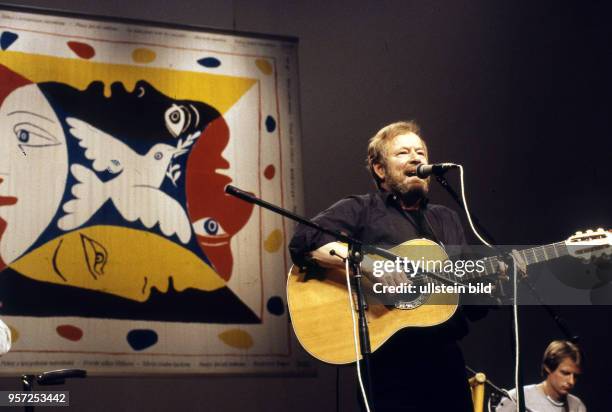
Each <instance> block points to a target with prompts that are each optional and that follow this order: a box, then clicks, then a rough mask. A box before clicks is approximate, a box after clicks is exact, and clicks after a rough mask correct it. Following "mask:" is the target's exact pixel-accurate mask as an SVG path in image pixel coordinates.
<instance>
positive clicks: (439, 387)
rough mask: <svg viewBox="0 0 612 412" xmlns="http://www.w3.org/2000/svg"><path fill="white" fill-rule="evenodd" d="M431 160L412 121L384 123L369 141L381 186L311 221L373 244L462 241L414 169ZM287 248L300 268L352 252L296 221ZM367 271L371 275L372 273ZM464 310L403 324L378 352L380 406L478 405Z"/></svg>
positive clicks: (331, 263)
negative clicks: (439, 319)
mask: <svg viewBox="0 0 612 412" xmlns="http://www.w3.org/2000/svg"><path fill="white" fill-rule="evenodd" d="M428 157H429V156H428V151H427V146H426V144H425V141H424V140H423V139H422V138H421V133H420V130H419V127H418V126H417V124H416V123H415V122H412V121H409V122H397V123H392V124H390V125H388V126H385V127H384V128H382V129H381V130H380V131H378V133H376V135H374V137H372V138H371V139H370V141H369V144H368V154H367V167H368V169H369V170H370V172H371V174H372V176H373V178H374V181H375V183H376V186H377V188H378V191H376V192H375V193H370V194H366V195H359V196H349V197H347V198H344V199H342V200H340V201H339V202H337V203H335V204H334V205H333V206H331V207H330V208H329V209H327V210H325V211H323V212H321V213H320V214H319V215H317V216H316V217H315V219H314V220H315V221H316V222H317V223H318V224H320V225H321V226H323V227H325V228H327V229H332V230H336V231H339V232H343V233H345V234H347V235H348V236H351V237H354V238H357V239H359V240H361V241H362V242H364V243H366V244H372V245H397V244H401V243H403V242H405V241H407V240H410V239H416V238H427V239H430V240H432V241H435V242H437V243H439V244H442V245H444V247H446V248H448V247H452V246H456V247H461V246H463V245H465V236H464V232H463V227H462V225H461V222H460V220H459V217H458V215H457V213H456V212H454V211H452V210H450V209H448V208H446V207H444V206H441V205H434V204H430V203H429V202H428V199H427V197H426V196H427V193H428V191H429V179H422V178H420V177H418V176H416V169H417V166H419V165H421V164H427V163H428ZM289 249H290V252H291V256H292V259H293V261H294V263H295V264H296V265H299V266H301V267H305V266H308V265H318V266H321V267H326V268H329V267H343V265H344V264H343V262H342V259H341V258H340V257H338V255H340V256H347V248H346V246H344V245H342V244H339V243H336V242H335V240H334V238H333V237H331V236H329V235H326V234H321V233H319V232H317V231H316V230H314V229H311V228H308V227H304V226H298V228H297V231H296V233H295V235H294V237H293V239H292V241H291V243H290V245H289ZM331 250H333V251H334V252H335V253H334V254H333V255H332V254H330V251H331ZM364 266H367V265H364ZM366 269H367V267H366ZM366 272H367V270H366ZM366 276H368V277H369V278H370V279H372V274H371V273H366ZM375 281H381V279H375ZM383 281H384V282H385V283H386V284H391V285H393V284H396V285H399V284H401V283H404V282H407V281H408V279H407V278H406V277H405V274H404V273H401V272H400V273H395V274H391V276H389V277H386V278H385V279H384V280H383ZM465 314H468V313H467V311H462V310H458V311H457V312H456V313H455V315H454V316H453V317H452V318H451V319H450V320H448V321H447V322H444V323H442V324H441V325H437V326H433V327H428V328H408V329H403V330H402V331H400V332H399V333H396V334H395V335H394V336H393V337H391V338H390V339H389V341H387V342H386V343H385V344H384V345H383V346H382V347H381V348H380V349H378V350H377V351H376V352H374V354H373V355H372V357H371V375H372V382H373V385H372V389H373V397H374V399H373V400H372V401H373V402H372V403H373V405H374V407H375V408H376V411H379V412H380V411H400V410H401V411H419V412H423V411H453V412H463V411H466V412H467V411H471V410H473V407H472V404H471V398H470V392H469V387H468V380H467V377H466V374H465V369H464V361H463V355H462V353H461V350H460V349H459V346H458V344H457V341H458V340H459V339H461V338H462V337H463V336H465V334H466V333H467V330H468V327H467V322H466V320H465V316H464V315H465ZM468 316H469V317H470V318H472V316H470V315H469V314H468ZM473 317H475V316H473Z"/></svg>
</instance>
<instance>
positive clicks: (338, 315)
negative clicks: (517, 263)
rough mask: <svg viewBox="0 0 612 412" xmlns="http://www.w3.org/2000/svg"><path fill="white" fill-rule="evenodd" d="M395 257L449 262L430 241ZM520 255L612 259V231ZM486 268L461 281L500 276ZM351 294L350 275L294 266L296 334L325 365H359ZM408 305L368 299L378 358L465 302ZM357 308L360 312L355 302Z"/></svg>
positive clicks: (437, 299)
mask: <svg viewBox="0 0 612 412" xmlns="http://www.w3.org/2000/svg"><path fill="white" fill-rule="evenodd" d="M390 252H392V253H393V254H394V255H396V256H399V257H405V258H407V259H409V260H411V261H418V260H420V261H424V260H426V261H428V262H431V261H439V262H440V263H442V262H447V261H448V256H447V255H446V253H445V251H444V249H443V248H442V247H440V246H439V245H437V244H436V243H435V242H432V241H430V240H427V239H414V240H410V241H407V242H405V243H402V244H401V245H398V246H396V247H394V248H392V249H391V250H390ZM519 253H520V254H521V256H522V257H523V260H524V261H525V264H526V265H530V264H534V263H539V262H545V261H548V260H552V259H557V258H560V257H563V256H568V255H569V256H574V257H577V258H581V259H585V260H589V259H592V258H598V257H601V256H603V255H609V254H611V253H612V230H607V231H606V230H603V229H597V230H596V231H592V230H588V231H587V232H584V233H582V232H577V233H576V234H575V235H573V236H570V237H569V238H568V239H567V240H565V241H563V242H559V243H554V244H550V245H545V246H538V247H534V248H530V249H525V250H522V251H519ZM425 255H426V256H425ZM481 266H484V270H481V271H473V272H471V273H466V274H465V276H462V277H461V281H462V282H465V281H468V280H474V279H478V278H486V277H491V276H493V275H495V274H497V272H498V271H499V258H498V257H490V258H485V259H483V264H482V265H481ZM481 269H482V267H481ZM429 273H430V275H427V274H419V276H415V277H414V278H416V281H417V282H419V283H421V284H423V283H431V284H434V285H435V284H438V285H440V284H443V283H445V282H444V280H446V281H448V282H451V283H452V282H455V281H457V280H458V278H457V277H455V275H453V274H450V275H449V274H447V273H445V272H440V273H434V274H431V273H432V272H429ZM414 278H413V279H414ZM442 278H444V279H442ZM364 289H365V288H364ZM419 289H420V288H419ZM431 289H432V290H433V289H434V288H431ZM347 293H348V292H347V287H346V275H345V272H344V270H341V269H333V270H324V269H320V268H316V269H315V268H313V269H309V270H307V271H301V270H300V268H298V267H297V266H293V267H292V268H291V270H290V272H289V278H288V280H287V303H288V306H289V313H290V316H291V322H292V324H293V329H294V331H295V334H296V336H297V338H298V340H299V342H300V344H301V345H302V346H303V347H304V349H306V351H307V352H308V353H310V354H311V355H312V356H314V357H315V358H317V359H319V360H321V361H323V362H327V363H331V364H346V363H351V362H354V361H355V346H354V336H353V320H352V316H351V307H350V306H349V299H348V296H347ZM402 299H403V300H402V301H399V302H396V303H394V304H388V302H385V303H383V302H381V301H380V299H377V298H376V297H375V296H374V294H370V295H369V296H368V299H367V300H368V307H367V311H366V316H367V320H368V326H369V332H370V343H371V349H372V352H374V351H376V350H377V349H378V348H380V347H381V346H382V345H383V344H384V343H385V342H386V341H387V340H388V339H389V338H390V337H391V336H392V335H394V334H395V333H396V332H398V331H399V330H400V329H403V328H406V327H427V326H434V325H438V324H441V323H443V322H445V321H447V320H448V319H449V318H450V317H451V316H452V315H453V314H454V313H455V311H456V310H457V306H458V303H459V296H458V295H457V294H453V293H430V292H425V293H418V292H417V293H414V294H409V295H407V296H406V295H402ZM351 302H352V307H353V310H355V312H356V301H355V299H354V297H353V299H351Z"/></svg>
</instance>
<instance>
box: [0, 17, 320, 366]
mask: <svg viewBox="0 0 612 412" xmlns="http://www.w3.org/2000/svg"><path fill="white" fill-rule="evenodd" d="M0 46H1V51H0V79H1V80H0V128H1V131H0V139H1V142H0V147H1V155H0V156H1V159H0V180H1V182H0V234H1V238H0V268H2V272H1V273H0V301H1V309H0V312H1V314H2V318H3V319H4V320H5V321H6V322H7V323H8V325H9V326H10V328H11V331H12V334H13V350H12V352H11V353H9V354H8V355H6V356H4V357H2V359H1V360H0V362H1V363H0V364H1V365H2V368H1V369H0V370H1V373H3V374H15V373H23V372H27V371H33V372H39V371H43V370H48V369H57V368H84V369H87V370H88V371H89V372H90V373H100V374H105V373H107V374H116V373H138V374H142V373H144V374H146V373H201V372H214V373H217V372H218V373H245V372H246V373H252V372H255V373H259V372H283V373H284V372H291V373H295V372H300V371H310V364H309V362H308V360H307V359H306V360H304V359H300V358H301V356H302V355H298V354H296V347H295V343H292V338H291V331H290V329H289V328H290V325H289V322H288V316H287V311H286V302H285V280H286V273H287V270H288V268H289V266H290V260H289V257H288V254H287V252H286V243H287V239H288V237H290V235H291V231H292V229H293V226H294V225H293V224H292V223H291V222H287V221H284V220H283V219H282V218H280V217H279V216H277V215H275V214H273V213H271V212H268V211H265V210H262V209H260V208H257V207H254V206H252V205H251V204H248V203H245V202H243V201H241V200H238V199H236V198H233V197H230V196H228V195H226V194H224V187H225V186H226V185H227V184H230V183H231V184H233V185H235V186H238V187H240V188H242V189H244V190H246V191H249V192H252V193H254V194H255V195H257V196H259V197H261V198H263V199H265V200H267V201H269V202H272V203H275V204H277V205H280V206H282V207H285V208H288V209H291V210H294V211H297V212H301V211H302V203H303V199H302V182H301V165H300V151H299V148H300V124H299V101H298V77H297V41H296V40H295V39H289V38H273V37H263V36H244V35H227V34H223V33H220V32H214V31H205V30H199V29H195V28H193V29H191V28H178V27H167V26H163V27H162V26H161V25H158V26H156V25H153V24H143V23H141V22H123V21H119V22H118V21H109V20H99V19H88V18H84V17H82V16H66V15H58V14H38V13H32V12H28V11H23V10H18V11H15V10H1V11H0Z"/></svg>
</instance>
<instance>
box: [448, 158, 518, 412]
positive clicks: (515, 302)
mask: <svg viewBox="0 0 612 412" xmlns="http://www.w3.org/2000/svg"><path fill="white" fill-rule="evenodd" d="M457 166H459V179H460V180H461V200H462V201H463V208H464V209H465V214H466V216H467V219H468V222H469V224H470V228H471V229H472V232H473V233H474V235H476V237H477V238H478V239H479V240H480V241H481V242H482V243H483V244H485V245H486V246H488V247H489V248H491V249H493V246H492V245H491V244H490V243H489V242H487V241H486V240H485V239H484V238H483V237H482V236H481V235H480V233H478V231H477V230H476V228H475V227H474V223H473V222H472V214H471V213H470V209H469V208H468V203H467V200H466V197H465V182H464V178H463V166H462V165H460V164H458V165H457ZM511 256H512V267H513V272H514V279H513V282H512V286H513V302H512V317H513V318H514V319H513V320H514V349H515V350H514V354H515V356H514V384H515V385H514V387H515V388H516V411H517V412H520V411H519V405H520V392H521V391H520V390H519V359H520V349H519V346H520V345H519V321H518V283H517V276H516V259H515V257H514V255H511Z"/></svg>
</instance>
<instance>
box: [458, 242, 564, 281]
mask: <svg viewBox="0 0 612 412" xmlns="http://www.w3.org/2000/svg"><path fill="white" fill-rule="evenodd" d="M518 253H519V255H520V256H521V257H522V258H523V261H524V262H525V264H526V265H532V264H534V263H541V262H547V261H549V260H553V259H557V258H560V257H563V256H567V255H569V251H568V249H567V245H566V244H565V242H557V243H551V244H549V245H544V246H536V247H532V248H529V249H523V250H520V251H519V252H518ZM499 262H500V259H499V256H493V257H489V258H485V259H484V267H485V270H484V271H482V272H480V273H477V272H474V273H470V274H469V276H467V274H466V277H467V278H472V279H473V278H479V277H486V276H491V275H494V274H496V273H497V272H499Z"/></svg>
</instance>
